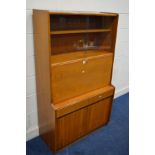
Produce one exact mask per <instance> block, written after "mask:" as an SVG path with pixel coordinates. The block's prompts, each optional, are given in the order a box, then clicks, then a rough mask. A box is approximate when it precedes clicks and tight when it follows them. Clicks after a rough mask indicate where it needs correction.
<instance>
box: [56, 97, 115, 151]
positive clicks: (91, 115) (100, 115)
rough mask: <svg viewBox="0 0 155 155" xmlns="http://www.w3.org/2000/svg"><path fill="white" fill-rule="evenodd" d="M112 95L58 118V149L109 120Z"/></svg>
mask: <svg viewBox="0 0 155 155" xmlns="http://www.w3.org/2000/svg"><path fill="white" fill-rule="evenodd" d="M111 105H112V97H109V98H106V99H104V100H101V101H99V102H97V103H94V104H92V105H90V106H88V107H85V108H82V109H80V110H77V111H74V112H72V113H70V114H67V115H64V116H62V117H60V118H58V119H57V136H56V137H57V149H60V148H62V147H64V146H66V145H67V144H70V143H72V142H73V141H75V140H77V139H78V138H80V137H82V136H84V135H86V134H88V133H89V132H91V131H93V130H94V129H96V128H98V127H101V126H102V125H104V124H106V123H107V122H108V120H109V116H110V112H111Z"/></svg>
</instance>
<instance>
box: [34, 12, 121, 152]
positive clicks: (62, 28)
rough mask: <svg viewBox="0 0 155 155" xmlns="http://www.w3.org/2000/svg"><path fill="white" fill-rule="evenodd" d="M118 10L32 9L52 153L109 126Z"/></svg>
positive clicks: (41, 108) (42, 122) (41, 113)
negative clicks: (102, 11)
mask: <svg viewBox="0 0 155 155" xmlns="http://www.w3.org/2000/svg"><path fill="white" fill-rule="evenodd" d="M117 23H118V14H115V13H91V12H49V11H43V10H33V25H34V43H35V58H36V81H37V102H38V117H39V133H40V135H41V136H42V138H43V139H44V141H45V142H46V143H47V144H48V146H49V147H50V148H51V150H52V151H53V152H56V151H58V150H60V149H62V148H63V147H65V146H66V145H68V144H70V143H72V142H74V141H75V140H77V139H79V138H80V137H82V136H84V135H86V134H88V133H90V132H91V131H93V130H95V129H96V128H99V127H101V126H103V125H105V124H106V123H107V122H108V121H109V118H110V113H111V108H112V101H113V96H114V90H115V88H114V86H112V85H111V78H112V68H113V60H114V51H115V40H116V31H117Z"/></svg>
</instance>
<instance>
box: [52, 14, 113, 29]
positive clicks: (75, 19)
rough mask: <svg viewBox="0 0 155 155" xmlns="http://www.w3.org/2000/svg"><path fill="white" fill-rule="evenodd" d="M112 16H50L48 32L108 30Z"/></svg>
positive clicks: (111, 23) (111, 22)
mask: <svg viewBox="0 0 155 155" xmlns="http://www.w3.org/2000/svg"><path fill="white" fill-rule="evenodd" d="M113 21H114V17H113V16H108V17H107V16H90V15H86V16H83V15H76V16H75V15H67V16H66V15H58V14H57V15H52V14H51V15H50V30H51V31H59V30H60V31H63V30H88V31H89V30H90V31H91V29H110V28H111V27H112V25H113Z"/></svg>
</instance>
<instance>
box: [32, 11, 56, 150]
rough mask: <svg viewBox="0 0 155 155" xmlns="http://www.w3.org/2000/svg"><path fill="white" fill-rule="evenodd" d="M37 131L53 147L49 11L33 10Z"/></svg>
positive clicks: (53, 121) (53, 120)
mask: <svg viewBox="0 0 155 155" xmlns="http://www.w3.org/2000/svg"><path fill="white" fill-rule="evenodd" d="M33 26H34V44H35V67H36V83H37V103H38V117H39V133H40V135H41V136H42V137H43V139H44V140H45V141H46V143H47V144H48V145H49V146H50V147H52V148H54V145H55V139H54V130H55V113H54V110H53V109H52V106H51V89H50V44H49V42H50V40H49V39H50V36H49V26H50V25H49V13H48V12H47V11H40V10H33Z"/></svg>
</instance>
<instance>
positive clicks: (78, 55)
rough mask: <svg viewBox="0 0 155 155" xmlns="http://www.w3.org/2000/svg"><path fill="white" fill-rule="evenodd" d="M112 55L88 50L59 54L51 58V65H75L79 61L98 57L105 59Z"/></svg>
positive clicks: (101, 51)
mask: <svg viewBox="0 0 155 155" xmlns="http://www.w3.org/2000/svg"><path fill="white" fill-rule="evenodd" d="M108 55H112V53H111V52H108V51H103V50H87V51H78V52H70V53H64V54H57V55H52V56H51V63H52V66H53V65H58V64H64V63H73V62H76V61H79V60H84V59H87V60H88V59H92V58H95V57H96V58H97V57H103V56H108Z"/></svg>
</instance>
